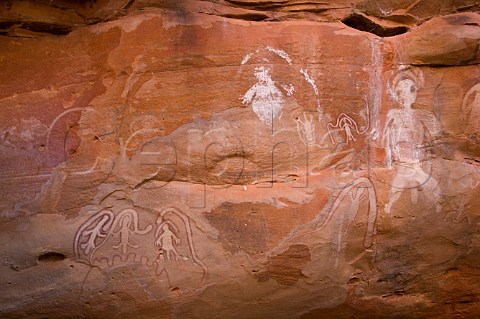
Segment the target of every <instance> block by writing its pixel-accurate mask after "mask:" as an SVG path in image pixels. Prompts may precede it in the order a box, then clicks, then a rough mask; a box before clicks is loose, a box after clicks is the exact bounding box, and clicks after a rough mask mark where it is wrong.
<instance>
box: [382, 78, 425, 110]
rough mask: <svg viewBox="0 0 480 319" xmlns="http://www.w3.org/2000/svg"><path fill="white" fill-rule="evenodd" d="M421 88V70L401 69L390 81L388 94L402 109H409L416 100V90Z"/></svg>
mask: <svg viewBox="0 0 480 319" xmlns="http://www.w3.org/2000/svg"><path fill="white" fill-rule="evenodd" d="M422 86H423V74H422V71H421V70H412V69H409V70H405V69H401V71H400V72H399V73H398V74H397V76H396V77H395V78H394V79H393V81H392V87H391V91H390V94H391V95H392V97H393V98H394V99H395V100H396V101H398V103H400V105H401V106H402V107H403V108H410V107H411V106H412V104H413V103H415V101H416V100H417V92H418V89H420V88H421V87H422Z"/></svg>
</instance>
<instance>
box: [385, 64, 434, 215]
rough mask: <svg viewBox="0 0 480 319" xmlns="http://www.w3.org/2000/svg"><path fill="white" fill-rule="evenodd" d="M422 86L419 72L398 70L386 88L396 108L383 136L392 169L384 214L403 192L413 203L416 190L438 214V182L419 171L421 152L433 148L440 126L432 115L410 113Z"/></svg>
mask: <svg viewBox="0 0 480 319" xmlns="http://www.w3.org/2000/svg"><path fill="white" fill-rule="evenodd" d="M423 82H424V79H423V73H422V72H421V70H412V69H406V70H405V69H404V70H400V72H399V73H398V74H397V76H396V77H395V78H394V79H393V81H392V83H391V86H390V88H389V93H390V94H391V96H392V98H393V99H394V100H395V101H397V102H398V103H399V105H400V108H397V109H392V110H390V111H389V112H388V114H387V119H386V124H385V129H384V136H383V144H384V146H385V150H386V162H387V163H386V164H387V167H388V168H392V166H393V167H394V168H395V176H394V178H393V181H392V186H391V189H390V192H389V201H388V203H387V204H386V205H385V212H387V213H390V211H391V208H392V205H393V204H394V203H395V202H396V201H397V200H398V199H399V198H400V196H401V195H402V193H403V192H404V191H405V190H407V189H410V190H411V200H412V202H413V203H416V202H417V199H418V190H419V189H420V188H421V189H423V190H424V192H423V193H425V194H428V195H429V196H432V197H433V200H434V201H435V206H436V211H437V212H439V211H440V210H441V205H440V201H439V200H440V196H441V190H440V187H439V185H438V182H437V181H436V180H435V179H434V178H433V176H431V172H430V173H428V174H427V173H426V172H425V170H424V168H423V167H422V162H423V161H424V159H425V158H426V154H425V150H428V149H429V148H431V147H432V146H433V143H434V141H435V137H437V136H438V135H439V132H440V125H439V122H438V120H437V119H436V117H435V116H434V115H433V114H432V113H430V112H427V111H423V110H416V109H412V105H413V104H414V103H415V101H416V99H417V91H418V89H419V88H421V87H422V86H423Z"/></svg>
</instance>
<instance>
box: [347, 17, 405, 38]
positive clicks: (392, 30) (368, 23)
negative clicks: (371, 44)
mask: <svg viewBox="0 0 480 319" xmlns="http://www.w3.org/2000/svg"><path fill="white" fill-rule="evenodd" d="M342 22H343V23H344V24H346V25H347V26H349V27H351V28H354V29H357V30H360V31H365V32H370V33H373V34H375V35H378V36H379V37H382V38H384V37H393V36H395V35H399V34H402V33H405V32H407V31H408V28H407V27H404V26H398V27H384V26H381V25H379V24H378V23H375V22H374V21H372V20H370V19H369V18H368V17H366V16H364V15H361V14H358V13H353V14H351V15H349V16H348V17H346V18H344V19H343V20H342Z"/></svg>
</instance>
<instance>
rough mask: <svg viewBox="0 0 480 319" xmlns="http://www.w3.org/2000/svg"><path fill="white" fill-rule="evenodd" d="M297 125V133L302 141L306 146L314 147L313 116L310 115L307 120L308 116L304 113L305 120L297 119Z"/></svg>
mask: <svg viewBox="0 0 480 319" xmlns="http://www.w3.org/2000/svg"><path fill="white" fill-rule="evenodd" d="M295 122H296V123H297V131H298V136H299V137H300V140H301V141H302V142H303V144H305V145H306V146H313V145H315V139H316V136H315V122H314V119H313V114H309V116H308V118H307V114H306V113H303V120H302V119H301V118H297V119H295Z"/></svg>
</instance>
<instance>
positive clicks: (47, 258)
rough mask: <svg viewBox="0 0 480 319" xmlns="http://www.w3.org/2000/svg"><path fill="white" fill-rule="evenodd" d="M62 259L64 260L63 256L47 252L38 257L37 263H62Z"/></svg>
mask: <svg viewBox="0 0 480 319" xmlns="http://www.w3.org/2000/svg"><path fill="white" fill-rule="evenodd" d="M64 259H65V255H64V254H60V253H56V252H48V253H45V254H42V255H40V256H38V261H39V262H41V263H51V262H57V261H62V260H64Z"/></svg>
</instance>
